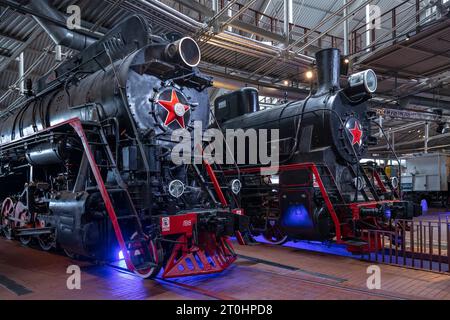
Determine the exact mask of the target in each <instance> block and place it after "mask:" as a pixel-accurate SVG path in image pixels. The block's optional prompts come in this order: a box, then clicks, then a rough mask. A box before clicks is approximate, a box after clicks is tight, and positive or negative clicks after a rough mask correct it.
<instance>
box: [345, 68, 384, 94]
mask: <svg viewBox="0 0 450 320" xmlns="http://www.w3.org/2000/svg"><path fill="white" fill-rule="evenodd" d="M347 81H348V86H347V88H346V89H345V93H346V94H347V96H349V97H350V98H353V99H355V98H360V97H363V96H370V95H371V94H372V93H374V92H375V91H377V86H378V82H377V75H376V74H375V72H374V71H373V70H372V69H368V70H365V71H361V72H358V73H355V74H352V75H351V76H350V77H348V80H347Z"/></svg>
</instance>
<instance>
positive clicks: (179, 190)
mask: <svg viewBox="0 0 450 320" xmlns="http://www.w3.org/2000/svg"><path fill="white" fill-rule="evenodd" d="M184 189H185V187H184V183H183V182H181V181H180V180H172V181H171V182H170V183H169V194H170V195H171V196H172V197H174V198H179V197H181V196H182V195H183V193H184Z"/></svg>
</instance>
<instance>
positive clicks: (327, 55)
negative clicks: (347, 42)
mask: <svg viewBox="0 0 450 320" xmlns="http://www.w3.org/2000/svg"><path fill="white" fill-rule="evenodd" d="M340 60H341V56H340V53H339V50H338V49H335V48H330V49H324V50H320V51H318V52H317V53H316V65H317V82H318V88H317V93H316V95H320V94H326V93H329V92H330V91H335V90H339V89H340V87H339V77H340V74H341V72H340Z"/></svg>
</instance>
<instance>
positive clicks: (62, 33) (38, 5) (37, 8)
mask: <svg viewBox="0 0 450 320" xmlns="http://www.w3.org/2000/svg"><path fill="white" fill-rule="evenodd" d="M28 7H29V8H30V9H32V10H33V11H34V12H36V13H37V14H38V15H40V16H45V17H49V18H50V19H49V20H54V21H59V22H61V23H62V24H66V23H67V21H66V17H65V16H64V15H63V14H62V13H60V12H59V11H58V10H56V9H55V8H53V7H52V6H51V5H50V3H49V1H48V0H39V1H29V3H28ZM33 18H34V20H36V22H37V23H38V24H39V25H40V26H41V27H42V28H43V29H44V30H45V32H47V34H48V35H49V36H50V38H52V40H53V41H54V42H55V43H56V44H57V45H61V46H65V47H68V48H70V49H73V50H78V51H81V50H83V49H85V48H87V47H89V46H90V45H91V44H93V43H94V42H95V41H97V40H96V39H94V38H91V37H89V36H86V35H83V34H80V33H76V32H74V31H72V30H69V29H68V28H64V27H62V26H60V25H58V24H56V23H53V22H51V21H48V20H46V19H43V18H40V17H37V16H33Z"/></svg>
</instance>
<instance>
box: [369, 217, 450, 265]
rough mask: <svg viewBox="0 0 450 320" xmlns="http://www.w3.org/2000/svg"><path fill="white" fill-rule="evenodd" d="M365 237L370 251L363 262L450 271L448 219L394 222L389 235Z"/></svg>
mask: <svg viewBox="0 0 450 320" xmlns="http://www.w3.org/2000/svg"><path fill="white" fill-rule="evenodd" d="M364 233H365V234H364V236H367V239H368V240H369V241H368V243H369V247H368V252H367V253H366V254H364V255H363V260H367V261H371V262H376V263H386V264H393V265H399V266H405V267H410V268H415V269H422V270H431V271H438V272H449V270H450V250H449V246H448V244H449V243H450V222H449V218H448V216H445V218H441V216H440V215H439V216H438V218H437V219H436V220H396V221H395V227H394V230H392V231H384V230H366V231H365V232H364Z"/></svg>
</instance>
